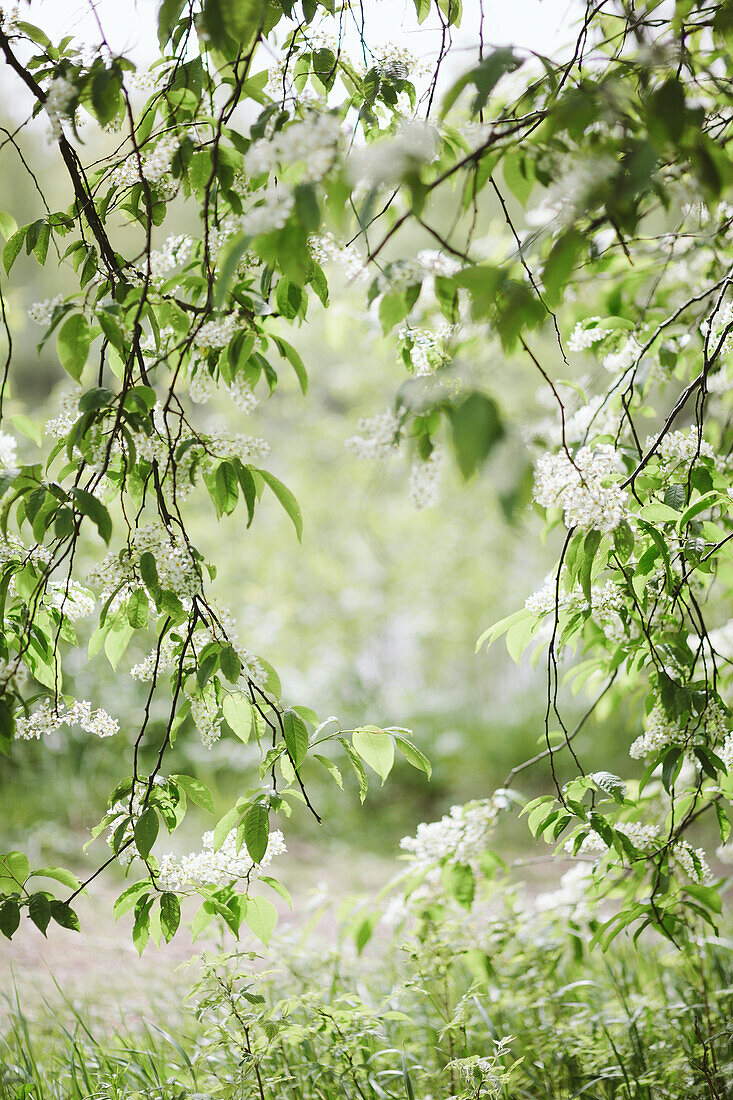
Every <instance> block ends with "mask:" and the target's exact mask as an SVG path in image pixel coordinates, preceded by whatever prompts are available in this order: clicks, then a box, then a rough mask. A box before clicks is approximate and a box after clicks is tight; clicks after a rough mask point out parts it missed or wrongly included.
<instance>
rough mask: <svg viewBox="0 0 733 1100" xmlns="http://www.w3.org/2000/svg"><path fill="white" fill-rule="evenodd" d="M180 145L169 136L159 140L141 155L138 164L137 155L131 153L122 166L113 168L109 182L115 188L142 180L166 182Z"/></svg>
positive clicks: (171, 135) (154, 182) (132, 184)
mask: <svg viewBox="0 0 733 1100" xmlns="http://www.w3.org/2000/svg"><path fill="white" fill-rule="evenodd" d="M180 145H181V142H180V139H179V138H178V137H176V136H175V135H174V134H169V135H167V136H166V137H163V138H161V139H160V141H158V142H157V144H156V145H155V146H154V148H153V149H151V150H150V152H148V153H144V154H141V156H140V161H139V163H138V157H137V155H136V154H135V153H131V154H130V155H129V156H128V157H126V159H125V160H124V161H123V162H122V164H119V165H118V166H117V167H116V168H113V170H112V172H111V174H110V182H111V183H112V184H114V186H115V187H133V186H134V185H135V184H136V183H141V182H142V181H143V180H147V182H148V183H152V184H164V183H166V182H168V181H166V177H167V176H168V173H169V172H170V167H171V161H172V159H173V157H174V155H175V154H176V152H177V151H178V149H179V148H180ZM163 189H164V190H165V187H164V188H163Z"/></svg>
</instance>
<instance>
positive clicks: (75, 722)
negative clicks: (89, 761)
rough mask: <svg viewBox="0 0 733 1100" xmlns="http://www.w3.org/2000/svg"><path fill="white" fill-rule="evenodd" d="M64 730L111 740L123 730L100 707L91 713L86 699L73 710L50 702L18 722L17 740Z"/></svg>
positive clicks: (16, 728)
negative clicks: (78, 729)
mask: <svg viewBox="0 0 733 1100" xmlns="http://www.w3.org/2000/svg"><path fill="white" fill-rule="evenodd" d="M61 726H80V727H81V729H83V730H84V732H85V733H93V734H95V735H96V736H97V737H112V736H114V734H116V733H118V732H119V729H120V726H119V722H117V720H116V719H114V718H112V717H111V715H109V714H108V713H107V711H106V710H102V708H101V707H99V708H98V709H97V710H92V704H91V703H89V702H87V700H86V699H81V700H76V701H75V702H73V703H72V705H71V706H70V707H67V706H66V704H65V703H57V704H56V705H53V704H52V703H51V702H48V701H47V702H44V703H42V704H41V706H40V707H39V708H38V709H37V710H35V711H34V712H33V713H32V714H31V715H29V716H28V717H27V718H26V717H25V716H24V715H21V716H20V717H18V718H16V722H15V736H16V737H19V738H21V739H23V740H25V741H30V740H33V739H34V738H36V739H38V738H40V737H43V736H45V735H47V734H50V733H54V731H55V730H57V729H59V728H60V727H61Z"/></svg>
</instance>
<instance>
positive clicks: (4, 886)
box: [0, 852, 31, 894]
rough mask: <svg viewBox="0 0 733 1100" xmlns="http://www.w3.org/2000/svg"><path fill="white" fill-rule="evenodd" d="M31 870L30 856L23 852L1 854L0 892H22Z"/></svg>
mask: <svg viewBox="0 0 733 1100" xmlns="http://www.w3.org/2000/svg"><path fill="white" fill-rule="evenodd" d="M30 870H31V865H30V863H29V862H28V857H27V856H26V855H24V854H23V852H6V853H5V854H4V855H0V893H4V894H13V893H20V890H21V888H22V886H23V883H24V882H25V880H26V879H27V878H28V875H29V874H30Z"/></svg>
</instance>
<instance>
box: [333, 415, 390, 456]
mask: <svg viewBox="0 0 733 1100" xmlns="http://www.w3.org/2000/svg"><path fill="white" fill-rule="evenodd" d="M399 427H400V425H399V420H398V419H397V416H396V415H395V413H394V411H393V410H392V409H387V410H386V411H385V412H383V413H379V414H378V415H377V416H371V417H362V419H361V420H360V421H359V422H358V424H357V428H358V429H359V431H360V432H361V433H362V434H361V435H355V436H353V437H352V438H351V439H347V440H346V449H347V450H349V451H353V453H354V454H355V455H357V456H358V457H359V458H379V459H382V458H388V457H389V456H390V455H391V454H393V453H394V452H395V451H396V450H397V433H398V432H399Z"/></svg>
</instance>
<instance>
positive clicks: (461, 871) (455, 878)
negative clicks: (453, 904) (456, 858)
mask: <svg viewBox="0 0 733 1100" xmlns="http://www.w3.org/2000/svg"><path fill="white" fill-rule="evenodd" d="M440 878H441V881H442V883H443V886H444V887H445V891H446V893H447V894H448V896H449V897H451V898H454V899H455V901H457V902H458V904H459V905H462V906H463V908H464V909H470V908H471V905H472V904H473V898H474V894H475V893H476V881H475V879H474V877H473V871H472V870H471V868H470V867H469V866H468V864H466V863H446V865H445V867H444V868H443V870H442V871H441V875H440Z"/></svg>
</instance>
